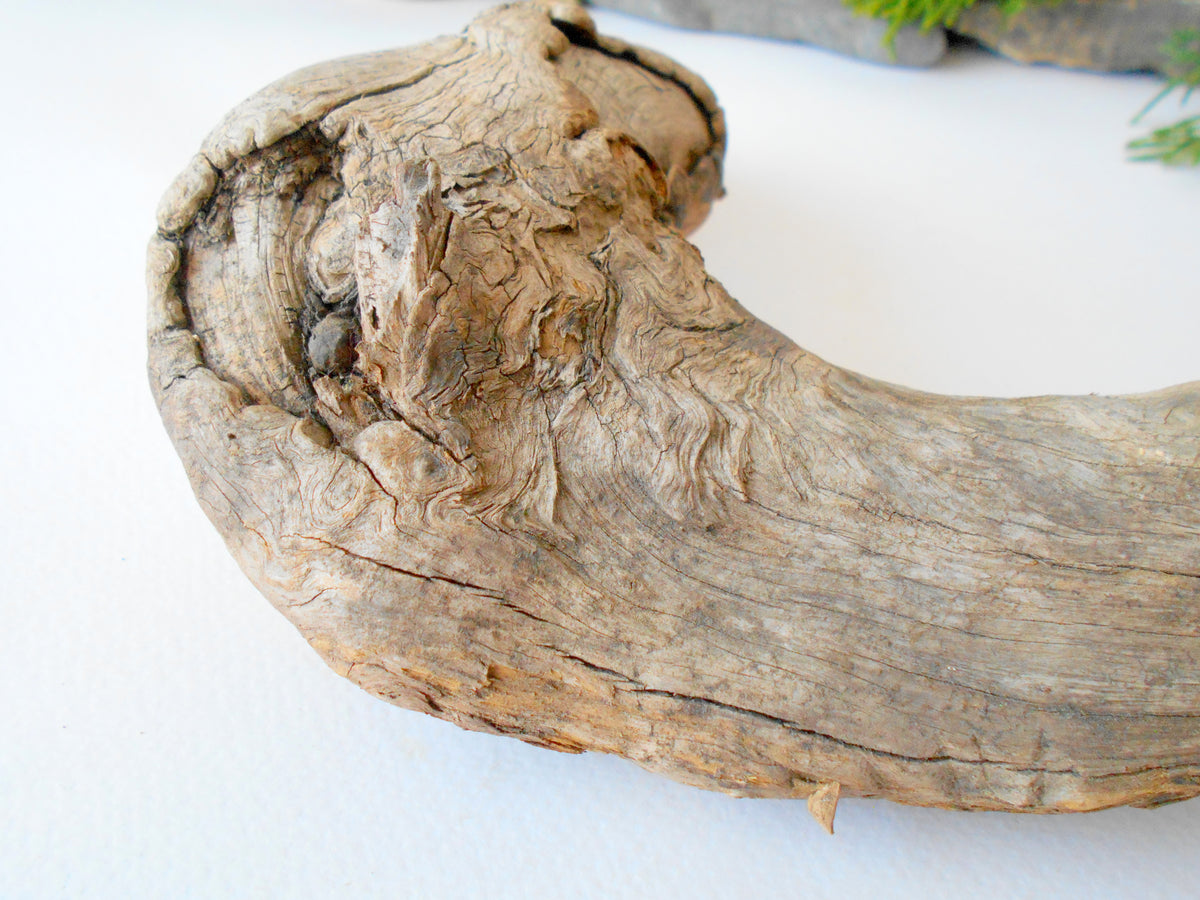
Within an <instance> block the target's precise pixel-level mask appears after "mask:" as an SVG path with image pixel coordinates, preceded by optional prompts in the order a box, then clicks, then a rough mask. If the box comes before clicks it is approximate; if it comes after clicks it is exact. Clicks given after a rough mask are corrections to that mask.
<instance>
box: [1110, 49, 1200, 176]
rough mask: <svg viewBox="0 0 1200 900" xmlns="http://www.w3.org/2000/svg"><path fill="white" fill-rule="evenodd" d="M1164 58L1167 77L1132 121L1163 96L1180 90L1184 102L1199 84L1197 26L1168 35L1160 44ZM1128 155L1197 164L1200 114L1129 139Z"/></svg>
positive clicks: (1138, 159)
mask: <svg viewBox="0 0 1200 900" xmlns="http://www.w3.org/2000/svg"><path fill="white" fill-rule="evenodd" d="M1163 55H1164V56H1165V57H1166V59H1167V67H1166V68H1167V70H1168V71H1169V72H1171V73H1172V74H1171V75H1169V76H1168V77H1167V82H1166V84H1165V85H1164V86H1163V89H1162V90H1161V91H1159V92H1158V94H1156V95H1155V97H1154V98H1153V99H1152V100H1151V101H1150V102H1149V103H1147V104H1146V105H1145V106H1144V107H1143V108H1142V111H1141V112H1139V113H1138V114H1137V115H1136V116H1135V117H1134V119H1133V121H1134V124H1136V123H1138V122H1140V121H1141V120H1142V118H1143V117H1144V116H1145V115H1146V114H1147V113H1148V112H1150V110H1152V109H1154V107H1156V106H1157V105H1158V104H1159V103H1160V102H1161V101H1162V100H1163V99H1164V98H1165V97H1167V96H1168V95H1170V94H1172V93H1174V92H1175V91H1182V92H1183V96H1182V97H1181V98H1180V101H1179V102H1180V103H1181V104H1183V103H1186V102H1187V101H1188V100H1189V99H1190V98H1191V96H1192V92H1193V91H1194V90H1196V88H1198V87H1200V30H1197V29H1191V28H1189V29H1183V30H1181V31H1177V32H1175V33H1174V34H1173V35H1171V39H1170V40H1169V41H1167V43H1166V45H1164V46H1163ZM1127 149H1128V151H1129V158H1130V159H1132V160H1134V161H1135V162H1160V163H1163V164H1164V165H1168V166H1200V116H1192V117H1190V118H1187V119H1182V120H1180V121H1178V122H1175V123H1173V124H1171V125H1167V126H1165V127H1163V128H1156V129H1155V130H1154V131H1152V132H1150V134H1148V135H1146V136H1145V137H1142V138H1138V139H1137V140H1134V141H1130V142H1129V145H1128V148H1127Z"/></svg>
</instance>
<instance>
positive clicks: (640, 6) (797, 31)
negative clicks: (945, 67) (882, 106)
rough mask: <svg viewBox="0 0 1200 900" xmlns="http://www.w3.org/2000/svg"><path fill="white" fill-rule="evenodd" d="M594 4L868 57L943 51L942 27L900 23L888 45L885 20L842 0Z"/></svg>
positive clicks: (914, 57) (895, 58)
mask: <svg viewBox="0 0 1200 900" xmlns="http://www.w3.org/2000/svg"><path fill="white" fill-rule="evenodd" d="M594 5H596V6H603V7H607V8H609V9H616V10H621V11H622V12H627V13H633V14H634V15H639V16H646V17H648V18H651V19H658V20H659V21H661V22H669V23H671V24H673V25H681V26H683V27H684V28H699V29H705V30H710V31H731V32H736V33H738V34H750V35H756V36H758V37H773V38H781V39H783V40H789V41H804V42H805V43H808V44H815V45H817V46H819V47H825V48H827V49H829V50H834V51H836V52H838V53H845V54H848V55H850V56H857V57H859V58H860V59H866V60H870V61H871V62H880V63H891V64H895V65H901V66H932V65H933V64H934V63H936V62H937V61H938V60H940V59H941V58H942V56H943V55H944V54H945V52H946V35H945V33H944V32H943V31H942V29H940V28H934V29H930V30H929V31H921V30H920V29H918V28H916V27H915V26H909V27H906V28H902V29H901V30H900V33H899V34H898V35H896V40H895V44H894V45H893V46H892V47H891V48H889V47H888V46H887V45H886V44H885V43H884V35H885V34H886V33H887V29H888V26H887V23H886V22H884V21H881V20H879V19H872V18H868V17H866V16H860V15H857V14H855V13H854V12H852V11H851V10H850V9H849V8H848V7H846V6H845V5H844V4H843V3H842V2H841V0H742V2H737V3H731V2H728V0H594Z"/></svg>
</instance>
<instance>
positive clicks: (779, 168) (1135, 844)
mask: <svg viewBox="0 0 1200 900" xmlns="http://www.w3.org/2000/svg"><path fill="white" fill-rule="evenodd" d="M484 5H485V4H483V3H480V2H468V0H441V2H437V3H418V2H394V0H393V2H388V0H255V2H247V0H242V2H233V0H203V2H200V0H198V2H193V3H186V4H185V3H162V2H158V3H155V2H151V0H143V2H113V3H108V4H92V3H83V2H67V0H64V2H58V3H54V4H45V3H32V2H29V3H24V2H16V3H14V2H12V0H7V2H0V14H2V15H0V20H2V21H3V22H4V25H3V27H2V28H0V73H2V75H3V78H4V83H5V84H6V86H7V87H6V91H5V100H4V103H3V106H2V107H0V109H2V110H3V120H2V121H3V140H0V172H2V173H3V174H2V180H0V204H2V205H0V272H2V273H3V275H2V282H0V283H2V284H3V291H2V293H0V296H2V297H3V301H2V302H3V307H2V311H3V321H4V328H3V331H2V343H0V346H3V353H0V356H2V357H3V359H4V360H7V362H6V364H5V373H4V374H5V378H4V382H5V384H4V387H3V390H2V391H0V412H2V413H3V421H4V423H5V424H6V426H7V429H6V431H7V433H6V437H5V438H4V439H3V440H2V441H0V471H3V473H4V474H3V475H2V476H0V510H2V518H0V522H2V525H0V527H2V528H3V540H2V541H0V548H2V549H0V554H3V556H2V558H0V561H2V563H3V569H2V571H3V579H2V580H0V642H2V646H3V652H2V654H0V660H2V662H0V666H2V670H0V671H2V673H3V674H2V675H0V897H3V898H5V900H8V898H31V897H36V898H42V897H47V898H57V897H70V898H74V897H105V898H108V897H113V898H117V897H119V898H143V897H145V898H176V897H181V898H186V897H198V898H199V897H203V898H207V897H219V898H226V897H230V898H239V897H286V898H309V897H311V898H330V897H371V898H373V897H433V898H440V897H446V898H457V897H467V896H488V897H500V898H524V897H595V898H606V900H607V898H643V897H647V898H660V897H661V898H674V897H679V898H689V900H690V898H707V897H722V898H724V897H748V898H758V897H772V896H782V897H792V896H803V897H806V898H823V897H838V898H852V897H914V898H922V900H927V898H932V897H942V896H947V897H948V896H954V897H972V898H981V897H1004V898H1016V897H1043V896H1053V897H1067V896H1078V897H1088V898H1096V897H1121V896H1128V897H1137V898H1139V900H1140V898H1151V897H1179V896H1195V894H1196V891H1197V883H1200V802H1197V801H1193V802H1192V803H1185V804H1180V805H1177V806H1173V807H1168V808H1164V809H1161V810H1158V811H1155V812H1144V811H1138V810H1117V811H1111V812H1105V813H1096V814H1090V815H1083V816H1067V817H1053V818H1036V817H1016V816H1010V815H1005V814H984V813H974V814H964V813H948V812H939V811H934V810H922V809H908V808H904V807H900V806H895V805H890V804H887V803H882V802H868V801H856V800H848V801H843V803H842V806H841V809H840V811H839V814H838V821H837V825H838V835H837V837H836V838H833V839H830V838H828V837H826V836H825V835H824V833H822V832H821V831H820V829H819V828H818V827H817V826H816V825H815V823H813V822H812V821H810V819H809V818H808V815H807V813H806V812H805V809H804V806H803V804H802V803H800V802H788V801H746V800H740V801H739V800H731V799H728V798H725V797H721V796H717V795H711V794H706V793H703V792H701V791H698V790H694V789H690V788H685V787H681V786H678V785H675V784H673V783H670V782H668V781H665V780H662V779H660V778H657V777H655V776H651V775H649V774H647V773H645V772H643V771H641V770H640V769H638V768H636V767H635V766H633V765H632V764H629V763H626V762H624V761H621V760H617V759H611V758H605V757H599V756H593V755H588V756H582V757H575V756H560V755H557V754H554V753H550V752H547V751H544V750H536V749H532V748H530V747H527V746H525V745H523V744H520V743H518V742H517V741H513V740H509V739H503V738H496V737H488V736H482V735H477V734H469V733H466V732H462V731H459V730H457V729H456V728H454V727H452V726H449V725H446V724H444V723H441V722H438V721H435V720H433V719H429V718H425V717H423V716H420V715H418V714H416V713H410V712H406V711H402V710H398V709H394V708H391V707H389V706H387V705H385V704H383V703H381V702H379V701H377V700H374V699H372V698H370V697H368V696H367V695H366V694H365V693H362V692H361V691H359V690H358V689H357V688H355V687H353V686H352V685H350V684H349V683H348V682H346V681H343V680H342V679H340V678H338V677H337V676H335V675H334V674H333V673H332V672H330V671H328V670H327V669H326V668H325V667H324V666H323V664H322V663H321V662H320V661H319V660H318V658H317V656H316V655H315V654H314V653H313V652H312V651H311V650H309V649H308V647H307V646H306V645H305V644H304V642H303V641H302V640H301V638H300V637H299V635H298V634H297V633H295V632H294V631H293V630H292V628H291V626H290V625H288V624H287V623H286V622H285V621H284V619H283V618H282V617H281V616H279V615H278V614H276V613H275V612H274V611H273V610H272V609H271V608H270V607H269V605H268V604H267V602H266V601H265V600H263V599H262V598H261V597H259V596H258V595H257V594H256V593H255V591H254V590H253V588H251V586H250V585H249V583H248V582H247V581H246V579H245V578H244V577H243V576H242V575H241V574H240V573H239V572H238V571H237V569H236V567H235V566H234V564H233V562H232V560H231V559H230V558H229V557H228V556H227V554H226V553H225V550H224V548H223V546H222V545H221V542H220V540H219V539H218V538H217V535H216V533H215V532H214V531H213V529H212V528H211V527H210V526H209V525H208V523H207V521H206V520H205V519H204V517H203V515H202V513H201V512H200V509H199V507H198V506H197V505H196V503H195V502H194V500H193V499H192V497H191V492H190V490H189V488H188V486H187V483H186V481H185V479H184V476H183V472H182V468H181V466H180V465H179V464H178V462H177V461H176V459H175V456H174V453H173V452H172V449H171V447H170V445H169V444H168V442H167V439H166V437H165V435H164V434H163V432H162V429H161V427H160V426H159V423H158V419H157V415H156V413H155V410H154V407H153V403H152V402H151V399H150V395H149V391H148V389H147V388H146V385H145V377H144V375H143V360H144V347H143V325H142V318H143V309H144V289H143V285H142V253H143V248H144V245H145V241H146V239H147V237H148V236H149V233H150V230H151V228H152V226H153V213H154V208H155V205H156V203H157V199H158V196H159V194H160V192H161V191H162V190H163V189H164V188H165V187H166V185H167V184H168V183H169V182H170V180H171V178H172V177H173V176H174V174H175V173H176V171H177V170H179V169H180V168H182V166H183V165H184V163H185V162H186V161H187V160H188V158H189V156H190V154H191V153H192V152H193V150H194V149H195V148H196V147H197V146H198V145H199V142H200V140H201V139H202V138H203V136H204V134H205V132H206V131H207V130H208V128H209V127H210V126H211V125H213V124H214V123H215V122H216V120H217V119H218V117H219V116H220V115H221V114H222V113H224V112H225V110H226V109H227V108H229V107H230V106H232V105H233V104H234V103H236V102H237V101H238V100H240V99H241V98H242V97H244V96H245V95H246V94H248V93H250V92H252V91H254V90H256V89H257V88H259V87H260V86H262V85H263V84H265V83H266V82H268V81H270V80H273V79H274V78H276V77H278V76H279V75H282V74H284V73H285V72H288V71H290V70H292V69H295V68H298V67H300V66H302V65H305V64H308V63H311V62H315V61H318V60H320V59H324V58H329V57H333V56H338V55H344V54H349V53H354V52H359V51H363V50H371V49H377V48H381V47H385V46H391V45H396V44H404V43H411V42H415V41H419V40H422V39H425V38H428V37H432V36H434V35H436V34H439V33H444V32H447V31H457V30H458V29H459V28H460V27H462V26H463V25H464V24H465V23H466V21H467V20H468V19H469V18H470V16H471V15H473V14H474V13H475V12H477V11H478V10H480V9H482V8H483V7H484ZM596 18H597V20H598V21H599V23H600V24H601V26H602V28H604V29H605V30H608V31H611V32H614V33H617V34H620V35H621V36H623V37H626V38H627V39H631V40H633V41H636V42H640V43H645V44H649V45H651V46H654V47H656V48H658V49H660V50H663V51H665V52H667V53H669V54H670V55H673V56H675V57H677V58H678V59H680V60H681V61H683V62H684V63H686V64H687V65H689V66H691V67H692V68H694V69H696V70H697V71H699V72H700V73H701V74H703V75H704V76H705V77H707V78H708V79H709V81H710V83H711V84H712V85H713V86H714V88H715V89H716V92H717V94H718V96H719V97H720V99H721V101H722V103H723V104H724V105H725V107H726V110H727V113H728V118H729V125H730V135H731V139H730V152H729V157H728V170H727V184H728V189H729V196H728V198H727V199H726V200H724V201H723V202H722V203H721V204H720V205H719V206H718V207H717V210H716V211H715V213H714V215H713V217H712V219H711V221H710V222H709V223H708V224H707V225H706V226H705V227H704V228H703V229H702V230H701V232H700V233H699V234H698V235H697V242H698V243H699V244H700V246H701V247H702V249H703V250H704V252H705V255H706V257H707V259H708V261H709V264H710V268H711V270H712V271H713V272H714V273H715V274H716V275H717V276H718V277H719V278H721V279H722V280H723V281H724V282H725V284H726V286H727V287H728V288H729V289H730V291H731V292H732V293H733V294H734V295H735V296H737V297H738V298H739V299H741V300H742V301H743V303H744V304H745V305H746V306H747V307H749V308H750V309H751V310H753V311H754V312H756V313H758V314H759V315H760V316H761V317H763V318H765V319H766V320H767V321H769V322H771V323H772V324H774V325H776V326H777V327H779V328H781V329H782V330H783V331H785V332H787V333H788V334H789V335H791V336H792V337H793V338H795V339H796V340H797V341H798V342H799V343H801V344H802V345H803V346H805V347H807V348H808V349H810V350H813V351H815V352H817V353H819V354H821V355H824V356H826V357H827V358H829V359H831V360H833V361H834V362H837V363H840V364H842V365H845V366H849V367H851V368H855V369H858V370H860V371H863V372H866V373H868V374H871V375H875V376H878V377H882V378H885V379H888V380H891V381H896V382H902V383H906V384H910V385H914V386H917V387H921V388H926V389H930V390H938V391H945V392H953V393H996V394H1024V393H1044V392H1088V391H1098V392H1114V391H1138V390H1148V389H1152V388H1156V387H1162V386H1165V385H1167V384H1169V383H1174V382H1179V381H1187V380H1189V379H1195V378H1198V377H1200V353H1197V350H1196V347H1197V338H1198V337H1200V302H1198V301H1200V273H1198V270H1197V266H1196V238H1195V235H1196V233H1197V232H1196V225H1197V216H1198V211H1200V202H1198V201H1200V173H1188V172H1167V171H1163V170H1160V169H1157V168H1153V167H1143V166H1136V165H1131V164H1128V163H1125V162H1124V161H1123V158H1122V145H1123V143H1124V141H1125V140H1126V139H1127V138H1128V137H1130V136H1131V130H1130V128H1129V127H1128V120H1129V118H1130V117H1131V115H1132V114H1133V113H1134V112H1135V111H1136V110H1137V109H1138V108H1139V107H1140V106H1141V105H1142V104H1143V103H1144V102H1145V100H1147V99H1148V98H1149V97H1150V96H1151V95H1152V93H1153V92H1154V91H1155V90H1156V87H1155V85H1154V83H1153V82H1152V81H1151V80H1150V79H1148V78H1144V77H1131V76H1124V77H1113V76H1103V77H1102V76H1096V75H1086V74H1076V73H1067V72H1062V71H1056V70H1050V69H1028V68H1021V67H1018V66H1016V65H1014V64H1010V63H1007V62H1003V61H1000V60H997V59H995V58H992V57H990V56H988V55H986V54H983V53H980V52H966V53H960V54H958V55H956V56H955V57H954V58H953V59H952V60H950V61H949V62H948V63H947V64H945V65H943V66H941V67H940V68H938V69H936V70H933V71H927V72H907V71H896V70H891V69H886V68H882V67H876V66H871V65H866V64H862V63H857V62H854V61H851V60H846V59H841V58H838V57H835V56H832V55H830V54H827V53H824V52H821V51H819V50H814V49H810V48H804V47H800V46H794V45H787V44H782V43H771V42H762V41H753V40H749V39H744V38H729V37H720V36H712V35H700V34H689V33H684V32H679V31H673V30H671V29H667V28H663V27H658V26H653V25H650V24H646V23H642V22H639V21H637V20H634V19H631V18H627V17H624V16H618V15H615V14H607V13H598V14H597V16H596ZM1174 111H1175V110H1171V109H1164V112H1163V114H1162V116H1166V115H1167V114H1168V113H1171V112H1174ZM1162 116H1160V118H1161V117H1162ZM1198 541H1200V538H1198Z"/></svg>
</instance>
